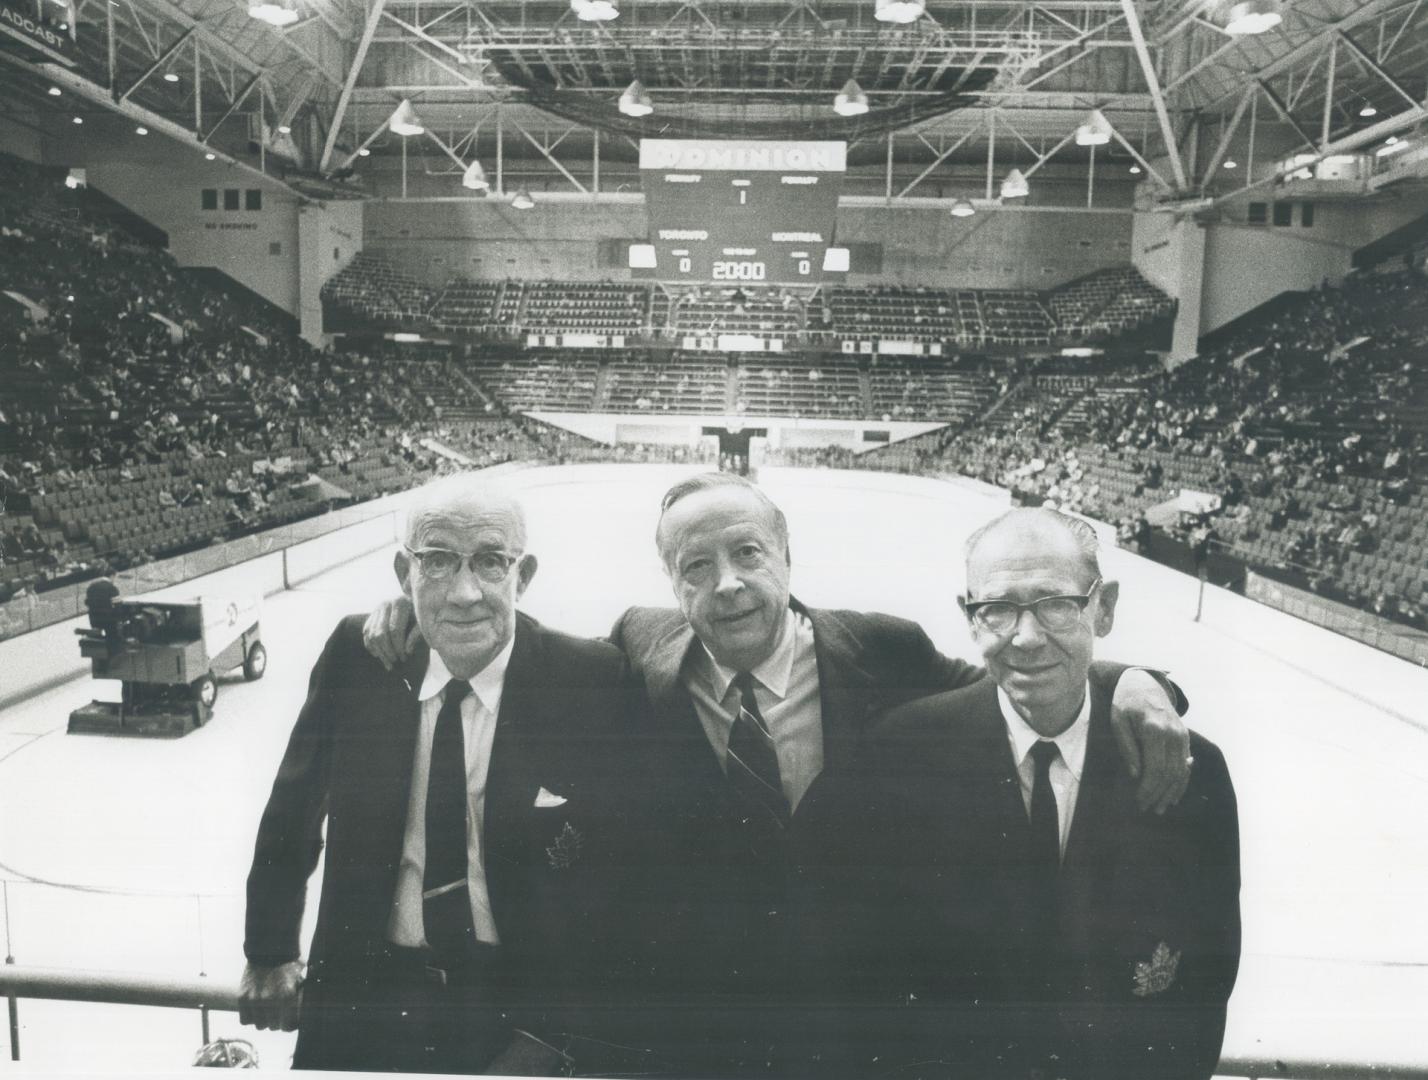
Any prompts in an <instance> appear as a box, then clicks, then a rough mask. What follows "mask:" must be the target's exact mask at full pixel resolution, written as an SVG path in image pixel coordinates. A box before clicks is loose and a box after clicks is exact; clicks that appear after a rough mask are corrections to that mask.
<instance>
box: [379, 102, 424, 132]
mask: <svg viewBox="0 0 1428 1080" xmlns="http://www.w3.org/2000/svg"><path fill="white" fill-rule="evenodd" d="M387 127H389V128H390V129H391V130H392V131H393V132H395V133H396V134H398V135H402V136H406V135H420V134H421V133H422V132H424V131H425V130H426V128H424V127H422V126H421V121H420V120H419V119H417V114H416V110H415V109H413V108H412V103H411V102H410V101H409V100H407V99H406V98H402V103H401V104H400V105H398V106H397V107H396V109H395V110H394V111H393V112H392V117H391V119H390V120H388V121H387Z"/></svg>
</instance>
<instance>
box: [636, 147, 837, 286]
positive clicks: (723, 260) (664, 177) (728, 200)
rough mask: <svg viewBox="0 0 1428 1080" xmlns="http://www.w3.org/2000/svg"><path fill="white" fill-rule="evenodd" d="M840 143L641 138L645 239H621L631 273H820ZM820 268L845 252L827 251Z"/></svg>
mask: <svg viewBox="0 0 1428 1080" xmlns="http://www.w3.org/2000/svg"><path fill="white" fill-rule="evenodd" d="M847 150H848V144H847V143H844V142H774V141H763V140H717V141H710V140H693V139H641V140H640V180H641V183H642V185H643V188H644V193H645V208H646V211H647V213H648V215H649V223H650V238H649V243H648V244H632V245H631V246H630V268H631V270H633V271H634V276H635V277H639V278H651V279H655V280H659V281H699V282H716V283H724V282H728V283H747V284H757V283H759V282H770V283H779V284H797V283H811V282H818V281H821V280H823V271H824V260H825V257H827V256H828V249H829V245H830V243H831V242H832V239H833V228H834V222H835V219H836V217H837V213H838V192H839V189H840V187H841V186H842V180H843V173H844V170H845V168H846V165H847ZM840 254H841V255H842V256H843V259H840V258H839V256H840ZM840 263H841V264H842V265H839V264H840ZM828 268H829V269H842V270H846V269H847V266H846V252H840V251H837V250H835V251H834V252H833V254H832V258H831V260H830V265H829V267H828Z"/></svg>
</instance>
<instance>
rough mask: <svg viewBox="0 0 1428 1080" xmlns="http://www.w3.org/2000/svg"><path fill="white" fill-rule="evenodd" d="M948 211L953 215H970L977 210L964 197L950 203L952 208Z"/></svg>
mask: <svg viewBox="0 0 1428 1080" xmlns="http://www.w3.org/2000/svg"><path fill="white" fill-rule="evenodd" d="M949 212H950V213H951V215H952V216H953V217H971V216H972V215H973V214H975V213H976V212H977V208H976V207H975V206H973V205H972V204H971V203H969V202H968V201H967V200H966V199H958V200H957V201H956V202H954V203H953V204H952V209H951V211H949Z"/></svg>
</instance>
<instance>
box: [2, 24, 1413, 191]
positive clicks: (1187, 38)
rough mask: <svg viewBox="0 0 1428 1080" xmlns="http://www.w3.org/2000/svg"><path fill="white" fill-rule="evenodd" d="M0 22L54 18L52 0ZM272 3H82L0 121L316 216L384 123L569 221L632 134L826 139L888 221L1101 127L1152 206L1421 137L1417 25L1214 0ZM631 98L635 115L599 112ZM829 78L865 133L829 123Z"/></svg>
mask: <svg viewBox="0 0 1428 1080" xmlns="http://www.w3.org/2000/svg"><path fill="white" fill-rule="evenodd" d="M4 2H6V3H7V4H9V5H10V6H12V7H13V6H17V5H19V6H25V7H33V8H34V9H35V11H37V12H39V13H40V14H42V15H44V16H46V17H47V18H48V20H49V21H50V23H51V24H59V23H63V22H65V21H66V20H67V18H68V10H69V9H67V7H66V5H65V4H64V3H56V0H4ZM581 2H584V0H581ZM280 3H282V4H284V5H287V6H289V7H291V8H292V10H293V11H295V13H296V20H295V21H293V22H291V23H290V25H287V26H285V27H283V28H278V27H276V26H272V25H269V24H268V23H266V22H263V21H261V20H259V19H256V18H253V17H251V16H250V15H249V13H248V4H247V0H78V5H77V8H76V9H74V10H75V13H76V15H77V20H76V27H75V35H74V37H75V40H74V42H73V43H72V46H71V47H70V51H71V53H72V55H73V58H74V64H73V66H72V67H70V68H68V69H65V68H64V67H62V66H61V65H60V64H57V63H53V62H47V61H45V59H44V58H43V57H40V56H37V55H35V54H33V53H29V52H27V51H26V50H25V49H24V48H23V47H15V46H13V45H12V46H11V47H7V48H4V49H0V103H3V107H4V109H5V112H6V114H7V115H8V116H10V117H11V118H12V119H20V120H21V121H22V122H30V123H34V124H36V125H43V124H46V123H58V122H61V121H62V117H63V110H65V109H69V108H71V107H72V102H70V101H60V100H58V99H56V98H55V97H53V96H51V95H50V94H49V93H48V88H49V87H50V86H51V85H55V84H58V85H60V86H61V87H62V88H63V90H65V91H66V92H68V93H70V94H72V95H76V96H78V97H80V98H82V99H84V101H85V102H86V103H87V104H86V107H88V108H90V109H93V110H101V111H108V112H116V113H120V114H123V115H125V116H128V117H131V118H133V119H135V120H136V121H137V122H141V123H145V124H148V125H149V126H150V127H153V128H156V129H158V130H162V131H164V132H165V133H167V134H170V135H173V136H174V137H176V138H180V139H182V140H184V141H187V142H190V143H194V144H200V145H203V146H204V147H206V148H210V149H211V150H212V151H213V152H216V153H221V154H223V155H224V156H226V157H230V158H232V159H233V160H236V161H239V162H241V163H244V164H246V165H248V166H251V167H254V168H261V169H263V170H264V171H266V172H269V173H270V174H274V175H278V176H280V177H284V178H286V179H287V180H288V181H289V182H291V183H293V184H294V186H295V187H299V190H301V187H300V184H302V183H307V184H308V185H309V190H311V185H314V184H316V185H320V186H321V189H322V191H323V192H325V193H328V194H336V193H340V192H341V190H342V188H341V185H340V183H338V181H341V179H342V178H343V177H344V176H347V175H348V174H350V173H351V171H352V170H353V169H354V167H355V166H356V165H357V164H358V155H359V152H360V151H363V150H365V151H367V152H368V153H370V154H372V155H376V156H377V160H378V161H381V160H383V158H382V155H390V156H403V157H404V156H405V155H406V154H407V153H408V152H409V147H408V146H407V145H406V143H407V142H408V141H409V140H404V139H402V138H400V137H398V136H396V135H395V134H393V133H392V132H391V131H390V130H389V120H390V117H391V114H392V112H393V110H394V108H395V107H396V106H397V105H398V104H399V103H400V102H401V101H403V100H409V101H410V102H411V104H412V107H413V109H414V110H415V111H416V112H417V114H418V115H419V117H420V118H421V122H422V124H423V126H424V127H425V129H426V130H425V133H424V135H423V136H421V137H419V139H420V140H421V142H422V151H423V152H430V153H431V154H433V155H435V156H436V157H437V158H439V159H440V160H442V161H443V162H444V163H445V164H446V165H447V166H448V167H449V168H450V169H451V170H452V171H453V173H459V172H460V171H461V169H462V168H464V167H465V166H466V165H467V164H469V162H470V160H471V159H472V158H476V157H479V158H480V159H481V160H482V161H483V162H485V163H486V168H487V170H488V171H494V172H495V174H496V175H495V180H496V184H495V187H496V189H497V190H500V189H501V188H502V186H503V181H504V179H505V178H504V176H503V175H502V173H503V172H504V171H505V170H508V169H516V168H519V169H521V170H525V171H526V172H527V173H529V172H530V171H531V170H537V171H543V172H544V173H545V174H546V175H547V176H548V178H549V181H550V186H552V187H553V188H555V189H557V190H565V191H569V192H571V193H573V194H575V195H591V194H595V193H609V186H608V185H607V187H605V188H602V183H601V180H602V169H603V170H604V176H605V178H606V179H607V180H608V178H609V177H610V176H612V175H613V174H614V173H616V172H619V171H621V170H624V171H625V172H628V171H629V170H630V169H631V168H632V167H633V165H632V163H633V162H634V161H635V160H636V150H637V145H638V140H639V139H640V138H641V137H646V136H658V137H666V138H670V137H715V138H721V137H754V138H838V139H846V140H847V141H848V143H849V163H850V169H854V170H861V171H863V172H865V173H868V174H873V175H877V174H880V173H882V172H884V171H885V173H886V180H887V184H886V190H885V191H884V192H883V195H884V197H885V198H887V199H905V198H915V197H917V196H918V195H920V194H923V193H924V192H925V191H926V190H927V189H928V185H929V184H930V182H931V181H932V180H934V179H935V178H936V176H937V175H938V173H939V171H940V170H944V169H947V168H952V167H957V166H960V167H962V168H963V169H964V170H965V169H966V168H967V167H968V166H969V165H971V164H974V163H975V164H982V163H985V169H986V182H987V190H988V193H989V194H990V192H991V188H992V177H993V173H994V170H998V169H1000V170H1004V169H1006V168H1010V167H1013V166H1015V167H1017V168H1019V169H1021V170H1023V172H1027V171H1030V172H1034V171H1035V170H1037V169H1039V168H1041V167H1042V166H1043V165H1044V164H1046V163H1047V162H1049V161H1052V160H1055V161H1057V162H1068V161H1069V162H1084V161H1086V160H1087V159H1088V158H1089V157H1090V156H1091V155H1092V154H1094V153H1095V151H1094V149H1088V148H1086V147H1081V146H1078V145H1076V142H1075V140H1074V138H1073V136H1074V132H1075V129H1076V126H1077V125H1078V124H1080V123H1082V122H1083V121H1084V120H1085V118H1086V116H1087V114H1088V112H1089V110H1091V109H1099V110H1100V111H1101V113H1102V114H1103V115H1104V116H1105V117H1106V119H1107V121H1108V122H1109V125H1110V127H1111V129H1112V134H1113V136H1114V138H1113V141H1112V144H1111V145H1109V146H1106V147H1104V148H1102V151H1101V152H1102V154H1103V155H1110V156H1112V157H1113V158H1117V159H1119V160H1123V161H1126V162H1134V163H1135V164H1136V165H1137V166H1138V167H1140V168H1141V169H1142V170H1143V171H1144V172H1146V173H1147V174H1148V175H1149V176H1150V178H1151V179H1152V180H1154V181H1155V182H1156V183H1157V185H1158V186H1159V187H1160V188H1161V189H1162V190H1163V192H1164V194H1165V195H1166V197H1168V198H1185V197H1189V196H1192V195H1193V196H1198V195H1204V194H1207V193H1208V194H1210V195H1212V196H1214V197H1226V196H1227V195H1229V194H1232V193H1233V191H1234V188H1233V186H1227V184H1226V177H1225V176H1224V173H1223V168H1222V167H1223V165H1224V162H1225V157H1226V154H1227V152H1228V150H1229V148H1230V147H1231V145H1233V144H1235V142H1236V140H1237V139H1238V140H1243V139H1245V138H1247V137H1251V138H1252V136H1251V135H1250V133H1251V132H1262V131H1264V130H1265V129H1266V126H1267V125H1268V126H1274V127H1276V128H1277V129H1279V130H1281V131H1282V130H1288V131H1290V132H1292V133H1293V135H1294V139H1295V141H1296V142H1297V143H1299V144H1302V148H1303V151H1304V152H1305V153H1307V154H1311V155H1318V156H1325V155H1329V154H1334V153H1343V152H1347V151H1349V150H1353V149H1357V148H1363V147H1368V146H1371V145H1373V144H1375V143H1377V142H1380V141H1381V140H1383V139H1385V138H1387V137H1388V136H1390V135H1393V134H1395V133H1402V132H1405V131H1407V130H1409V129H1412V128H1415V127H1417V126H1418V125H1420V124H1421V123H1422V122H1423V121H1424V119H1425V116H1428V109H1426V108H1425V99H1428V0H1366V2H1356V0H1285V2H1283V3H1282V4H1280V10H1281V11H1282V15H1283V21H1282V22H1281V23H1280V24H1279V25H1278V26H1277V27H1275V28H1273V29H1272V30H1270V31H1268V32H1266V33H1261V34H1255V35H1245V36H1233V35H1230V34H1229V33H1227V31H1226V29H1225V26H1224V18H1225V14H1226V8H1227V7H1228V5H1229V0H1040V2H1032V0H947V2H938V0H930V2H928V3H927V4H926V10H925V12H924V14H923V15H922V17H921V18H919V19H918V20H917V21H916V22H914V23H911V24H908V25H890V24H886V23H882V22H879V21H877V20H876V19H875V18H874V4H873V0H858V2H815V0H741V2H722V0H713V2H699V3H693V2H688V3H687V2H682V0H619V2H618V8H619V17H618V18H617V19H614V20H612V21H607V22H585V21H581V20H580V19H579V18H577V16H576V14H575V12H574V11H573V7H574V6H576V5H572V4H571V3H569V2H568V0H480V2H476V0H280ZM636 80H638V82H639V83H640V84H641V85H642V86H643V88H644V89H645V90H646V91H647V93H648V95H649V97H650V98H651V100H652V103H653V105H654V111H653V112H652V113H651V114H649V115H647V116H640V117H634V116H627V115H623V114H622V113H621V112H620V111H619V110H618V109H617V108H616V102H617V99H618V98H619V97H620V95H621V93H622V92H623V91H625V90H626V88H627V87H628V86H629V85H630V84H631V83H632V82H634V81H636ZM849 80H854V81H855V82H856V84H857V86H858V87H859V88H860V89H861V90H862V91H863V92H864V93H865V94H866V96H867V99H868V105H869V107H868V110H867V112H865V113H863V114H862V115H859V116H853V117H842V116H838V115H835V113H834V112H833V110H832V108H831V103H832V99H833V95H834V94H836V93H838V92H839V91H840V89H843V88H845V87H846V85H847V83H848V81H849ZM1207 148H1209V151H1208V156H1207V152H1206V151H1207ZM364 156H365V155H364ZM1103 160H1104V158H1103ZM894 162H896V163H898V165H899V168H898V169H896V170H895V169H894ZM493 165H494V169H493ZM1249 171H1250V170H1248V169H1246V170H1245V171H1244V172H1243V173H1240V174H1239V175H1240V176H1241V177H1248V173H1249ZM895 174H896V175H895ZM1281 175H1282V173H1281V172H1280V171H1279V170H1276V173H1275V175H1266V174H1265V172H1264V170H1263V169H1262V168H1261V169H1260V171H1259V173H1258V174H1257V175H1256V176H1255V177H1254V179H1253V180H1251V181H1249V183H1252V184H1264V183H1270V182H1273V181H1274V180H1276V179H1279V178H1281ZM913 177H915V178H913ZM909 180H911V182H908V181H909ZM458 192H459V189H458Z"/></svg>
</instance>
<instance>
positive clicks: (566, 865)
mask: <svg viewBox="0 0 1428 1080" xmlns="http://www.w3.org/2000/svg"><path fill="white" fill-rule="evenodd" d="M584 842H585V838H584V837H583V836H581V835H580V830H579V829H577V828H576V827H575V826H574V825H572V824H570V822H568V821H567V822H566V823H565V825H564V827H563V828H562V829H561V830H560V835H559V836H557V837H556V838H555V843H553V844H551V845H550V847H548V848H546V849H545V857H546V861H547V862H549V863H550V868H551V869H552V870H568V869H570V867H571V865H572V864H573V863H574V862H575V860H576V859H577V858H579V856H580V845H581V844H583V843H584Z"/></svg>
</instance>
